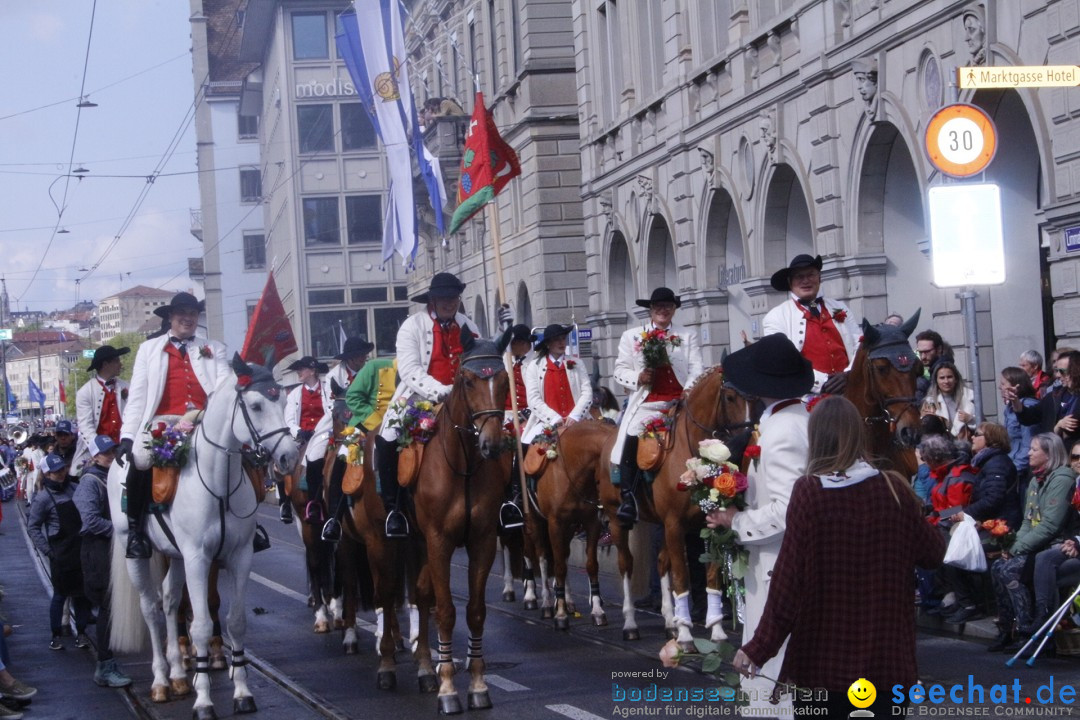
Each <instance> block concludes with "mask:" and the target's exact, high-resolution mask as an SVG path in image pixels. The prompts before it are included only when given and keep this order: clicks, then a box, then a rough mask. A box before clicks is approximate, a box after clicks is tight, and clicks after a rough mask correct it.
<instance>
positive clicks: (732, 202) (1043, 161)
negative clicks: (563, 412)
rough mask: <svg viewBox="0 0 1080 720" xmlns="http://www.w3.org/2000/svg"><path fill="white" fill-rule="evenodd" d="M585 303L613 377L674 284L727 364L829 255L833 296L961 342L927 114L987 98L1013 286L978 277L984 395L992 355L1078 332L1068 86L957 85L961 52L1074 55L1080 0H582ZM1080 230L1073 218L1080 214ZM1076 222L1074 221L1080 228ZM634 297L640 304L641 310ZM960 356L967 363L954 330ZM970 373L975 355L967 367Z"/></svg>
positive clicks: (965, 57)
mask: <svg viewBox="0 0 1080 720" xmlns="http://www.w3.org/2000/svg"><path fill="white" fill-rule="evenodd" d="M572 9H573V36H574V43H575V57H576V69H577V93H578V99H579V108H578V109H579V119H580V134H581V152H582V168H581V172H582V183H581V196H582V198H583V200H584V222H585V251H586V258H587V274H588V293H589V296H588V303H589V322H590V324H591V325H592V326H593V342H594V353H595V354H597V355H598V356H600V357H601V358H602V359H603V360H602V368H603V372H602V374H603V375H605V376H610V374H611V370H612V366H613V361H614V357H615V354H616V346H617V342H618V338H619V335H620V333H621V332H622V330H623V329H625V328H626V327H627V324H628V323H630V322H633V321H635V318H636V317H640V316H641V311H638V310H635V309H634V308H633V302H632V301H633V298H635V297H640V296H642V295H643V294H646V293H647V292H648V291H649V289H650V288H652V287H655V286H657V285H669V286H671V287H673V288H675V289H676V291H677V292H679V293H680V294H681V295H682V296H683V299H684V305H683V308H682V310H681V311H680V319H681V320H682V322H684V323H686V324H688V325H690V326H691V327H696V328H697V329H698V330H699V331H700V334H701V336H702V338H703V341H704V346H705V349H706V354H707V357H706V360H707V361H711V362H718V361H719V360H720V358H721V355H722V353H723V352H724V351H725V350H726V349H729V348H738V347H741V346H742V343H743V338H744V336H745V337H748V338H751V339H752V338H756V337H758V336H760V334H761V320H762V318H763V316H764V314H765V313H766V312H767V311H768V310H769V309H770V308H771V307H773V306H775V305H776V304H778V303H779V302H781V300H782V298H781V296H780V294H779V293H776V292H775V291H773V290H772V289H771V288H770V287H769V283H768V278H769V276H770V275H771V273H772V272H774V271H775V270H777V269H779V268H781V267H784V266H785V265H786V264H787V262H788V261H789V260H790V259H791V258H792V257H793V256H794V255H796V254H798V253H802V252H806V253H811V254H821V255H822V256H824V258H825V267H824V273H823V278H824V281H823V293H824V294H825V295H827V296H829V297H835V298H840V299H842V300H844V301H846V302H847V303H848V304H849V305H851V307H852V308H853V310H854V311H855V314H856V315H859V316H862V315H865V316H866V317H867V318H868V319H869V320H871V321H872V322H880V321H881V320H883V319H884V317H885V316H886V315H887V314H888V313H890V312H897V313H900V314H902V315H904V316H908V315H910V314H911V313H913V312H914V311H915V310H916V309H918V308H921V310H922V321H921V322H920V329H922V328H934V329H936V330H938V331H939V332H941V333H942V335H944V336H945V338H946V340H948V341H950V342H951V343H953V344H954V345H955V346H962V345H963V343H964V327H963V318H962V316H961V314H960V301H959V300H958V299H957V298H956V297H955V295H956V290H955V289H940V288H937V287H935V286H934V285H933V284H932V283H931V261H930V258H929V221H928V210H927V199H926V198H927V192H928V190H929V188H931V187H933V186H935V185H938V184H941V183H944V182H949V180H947V179H945V178H943V177H942V175H941V174H939V173H937V172H936V171H935V170H934V168H933V167H932V165H931V164H930V162H929V160H928V157H927V155H926V153H925V151H924V149H923V143H924V137H923V136H924V132H925V128H926V125H927V122H928V120H929V119H930V117H931V115H932V114H933V113H934V111H935V110H937V109H938V108H939V107H941V106H942V105H943V104H947V103H950V102H954V101H959V102H966V103H971V104H974V105H977V106H979V107H981V108H982V109H984V110H985V111H986V112H987V113H988V114H989V115H990V116H991V117H992V118H993V119H994V121H995V124H996V127H997V133H998V136H999V138H1000V143H999V147H998V150H997V154H996V157H995V158H994V160H993V162H992V163H991V164H990V165H989V167H988V168H987V170H986V171H985V172H984V173H983V174H982V175H981V176H980V177H979V178H976V180H982V181H986V182H994V183H997V184H998V185H999V186H1000V188H1001V195H1002V216H1003V225H1004V236H1005V253H1006V260H1007V280H1006V282H1005V283H1004V284H1003V285H999V286H994V287H983V288H976V291H977V292H978V293H979V297H978V299H977V310H978V312H977V325H978V332H979V348H980V349H979V353H980V359H981V365H982V378H981V380H982V389H983V395H984V398H985V399H986V411H987V413H988V414H993V413H994V412H995V411H996V410H995V405H994V397H995V395H996V392H995V390H994V385H995V383H994V381H995V378H996V373H997V371H1000V369H1002V368H1003V367H1005V366H1008V365H1015V364H1016V362H1017V359H1018V356H1019V354H1020V353H1021V352H1022V351H1024V350H1026V349H1029V348H1035V349H1038V350H1040V351H1045V350H1049V349H1051V348H1052V347H1054V345H1055V344H1058V343H1068V344H1073V343H1072V342H1071V341H1073V340H1074V339H1075V338H1078V337H1080V282H1078V275H1077V273H1078V269H1080V263H1078V262H1077V258H1078V257H1080V255H1077V254H1076V253H1077V252H1080V244H1077V246H1076V247H1073V243H1070V242H1067V241H1066V236H1067V235H1068V236H1069V237H1071V236H1072V232H1077V233H1080V227H1078V226H1080V164H1078V163H1080V159H1078V158H1080V154H1078V153H1077V150H1078V148H1080V120H1078V119H1077V115H1078V113H1080V109H1078V108H1080V100H1078V97H1080V96H1078V95H1077V92H1076V90H1075V89H1070V88H1043V89H1015V90H978V91H970V90H965V91H958V90H957V89H956V88H955V87H953V86H954V84H955V81H954V79H955V77H956V74H955V68H957V67H963V66H968V65H989V66H1006V65H1046V64H1050V65H1059V64H1065V65H1071V64H1073V63H1074V61H1075V58H1076V57H1077V51H1078V49H1080V3H1078V2H1077V0H1050V1H1049V2H1044V1H1043V0H1008V1H1006V0H998V1H995V0H986V1H985V2H970V1H968V0H965V1H959V0H926V1H920V2H915V1H913V0H802V1H796V0H704V1H701V2H697V1H694V0H635V2H626V1H625V0H574V1H573V2H572ZM1070 228H1071V229H1072V231H1069V229H1070ZM1067 231H1069V232H1067ZM628 309H629V310H631V311H633V313H635V314H631V313H630V312H628ZM957 360H958V365H960V367H961V368H962V369H965V368H967V367H968V365H967V364H966V363H967V360H968V358H967V353H966V351H965V350H964V349H963V347H957ZM965 374H966V373H965Z"/></svg>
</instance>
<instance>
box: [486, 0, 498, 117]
mask: <svg viewBox="0 0 1080 720" xmlns="http://www.w3.org/2000/svg"><path fill="white" fill-rule="evenodd" d="M487 16H488V23H487V25H488V27H487V29H488V55H489V56H490V59H491V62H490V63H489V64H490V66H491V95H492V97H494V96H495V95H496V94H497V93H496V89H497V88H498V84H499V60H498V53H497V52H496V51H497V49H498V45H497V40H498V35H497V34H496V32H495V0H488V4H487Z"/></svg>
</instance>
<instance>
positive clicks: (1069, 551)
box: [1020, 535, 1080, 635]
mask: <svg viewBox="0 0 1080 720" xmlns="http://www.w3.org/2000/svg"><path fill="white" fill-rule="evenodd" d="M1077 583H1080V535H1075V536H1073V537H1071V538H1069V539H1068V540H1065V541H1064V542H1062V543H1060V544H1054V545H1051V546H1050V547H1048V548H1047V549H1046V550H1043V551H1042V552H1040V553H1039V554H1038V555H1036V556H1035V607H1034V608H1033V609H1032V613H1031V624H1030V625H1027V626H1024V627H1021V628H1020V634H1022V635H1034V634H1035V633H1036V632H1038V630H1039V628H1041V627H1042V626H1043V624H1044V623H1046V621H1047V620H1049V619H1050V616H1051V615H1052V614H1053V613H1054V611H1055V610H1057V609H1058V607H1059V605H1060V603H1061V594H1060V592H1059V588H1060V587H1061V586H1062V585H1064V586H1066V587H1069V588H1075V587H1076V585H1077Z"/></svg>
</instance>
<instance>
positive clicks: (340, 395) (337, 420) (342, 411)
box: [330, 378, 353, 435]
mask: <svg viewBox="0 0 1080 720" xmlns="http://www.w3.org/2000/svg"><path fill="white" fill-rule="evenodd" d="M347 390H348V388H343V387H341V386H340V385H338V383H337V380H335V379H334V378H330V397H331V398H333V400H334V404H333V407H332V409H331V412H332V413H333V418H334V435H337V434H338V433H339V432H341V431H342V430H343V429H344V428H345V426H346V425H348V424H349V421H350V420H352V416H353V414H352V410H350V409H349V406H348V405H347V404H346V403H345V392H346V391H347Z"/></svg>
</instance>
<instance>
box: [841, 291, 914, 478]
mask: <svg viewBox="0 0 1080 720" xmlns="http://www.w3.org/2000/svg"><path fill="white" fill-rule="evenodd" d="M919 313H920V311H918V310H916V311H915V314H914V315H912V316H911V317H910V318H908V320H907V321H906V322H905V323H904V324H903V325H901V326H900V327H895V326H893V325H871V324H870V323H868V322H866V320H863V339H862V342H861V343H859V349H858V350H857V351H856V353H855V360H854V361H853V362H852V364H851V371H850V372H849V373H848V379H847V386H846V387H845V388H844V397H845V398H847V399H848V400H850V401H851V402H852V403H854V405H855V407H856V408H858V410H859V413H860V414H861V415H862V416H863V417H864V418H865V419H866V427H867V432H866V452H867V455H868V456H869V458H870V459H871V461H872V462H879V463H881V464H882V467H883V468H887V469H891V470H896V471H897V472H900V473H902V474H903V475H904V476H905V477H911V476H912V475H914V474H915V471H916V469H917V463H916V462H915V449H914V448H915V445H917V444H918V442H919V430H920V417H919V408H918V407H917V406H916V404H915V387H916V381H917V380H918V378H919V375H920V374H921V373H922V364H921V363H920V362H919V360H918V356H917V355H916V354H915V352H914V351H913V350H912V349H911V345H909V344H908V338H909V337H911V333H912V332H914V330H915V327H916V325H917V323H918V322H919Z"/></svg>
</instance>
